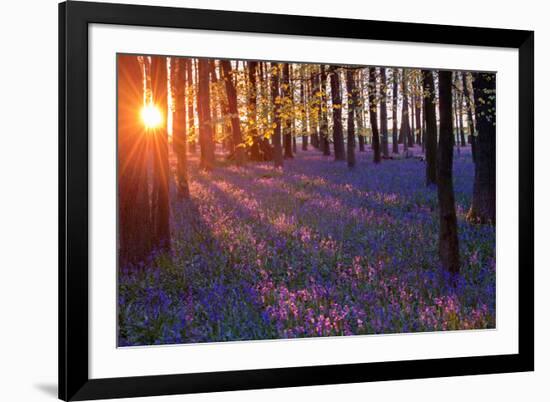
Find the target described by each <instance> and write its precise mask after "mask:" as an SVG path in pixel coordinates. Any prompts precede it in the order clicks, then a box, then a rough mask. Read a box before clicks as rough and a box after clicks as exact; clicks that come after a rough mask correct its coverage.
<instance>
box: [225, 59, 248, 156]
mask: <svg viewBox="0 0 550 402" xmlns="http://www.w3.org/2000/svg"><path fill="white" fill-rule="evenodd" d="M220 63H221V67H222V71H223V81H224V84H225V92H226V93H227V104H228V107H229V114H230V116H231V132H232V138H233V146H234V147H235V162H236V163H237V165H239V166H240V165H242V164H243V163H244V160H245V153H244V144H243V138H242V133H241V123H240V120H239V110H238V107H237V90H236V89H235V85H234V84H233V80H232V76H233V71H232V68H231V62H230V61H229V60H220Z"/></svg>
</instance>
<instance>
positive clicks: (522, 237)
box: [59, 1, 534, 400]
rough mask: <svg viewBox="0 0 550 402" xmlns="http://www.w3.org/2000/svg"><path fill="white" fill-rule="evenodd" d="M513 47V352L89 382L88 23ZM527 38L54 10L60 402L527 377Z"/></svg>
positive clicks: (330, 21)
mask: <svg viewBox="0 0 550 402" xmlns="http://www.w3.org/2000/svg"><path fill="white" fill-rule="evenodd" d="M92 23H98V24H116V25H133V26H150V27H170V28H192V29H202V30H216V31H230V32H256V33H272V34H287V35H305V36H322V37H332V38H355V39H374V40H386V41H402V42H422V43H438V44H454V45H472V46H488V47H506V48H514V49H518V51H519V98H518V108H519V133H518V135H519V260H518V275H519V334H518V336H519V338H518V339H519V345H518V351H519V352H518V353H517V354H508V355H498V356H472V357H460V358H442V359H427V360H412V361H396V362H377V363H360V364H342V365H326V366H314V367H295V368H277V369H261V370H244V371H229V372H213V373H192V374H173V375H158V376H142V377H124V378H105V379H90V378H89V375H88V367H89V364H88V363H89V353H88V337H89V335H88V329H89V328H88V327H89V325H88V286H89V283H88V261H89V244H88V175H89V169H88V25H89V24H92ZM533 158H534V32H532V31H520V30H509V29H489V28H473V27H460V26H447V25H431V24H415V23H401V22H382V21H365V20H351V19H338V18H321V17H307V16H291V15H275V14H256V13H245V12H229V11H211V10H200V9H185V8H169V7H156V6H141V5H139V6H138V5H121V4H106V3H88V2H78V1H70V2H66V3H61V4H59V398H61V399H63V400H89V399H102V398H119V397H137V396H151V395H169V394H181V393H197V392H211V391H225V390H243V389H252V388H274V387H292V386H305V385H319V384H335V383H351V382H365V381H383V380H397V379H411V378H426V377H444V376H461V375H473V374H489V373H506V372H520V371H532V370H534V160H533Z"/></svg>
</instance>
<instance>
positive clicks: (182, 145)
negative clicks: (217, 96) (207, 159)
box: [171, 57, 189, 198]
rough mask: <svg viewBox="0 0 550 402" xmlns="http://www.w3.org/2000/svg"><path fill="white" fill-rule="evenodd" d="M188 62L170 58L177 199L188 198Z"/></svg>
mask: <svg viewBox="0 0 550 402" xmlns="http://www.w3.org/2000/svg"><path fill="white" fill-rule="evenodd" d="M187 62H188V60H187V59H182V58H179V57H176V58H172V63H171V70H172V71H171V77H172V80H171V81H172V98H173V101H174V105H173V106H174V115H173V123H172V142H173V146H174V152H175V154H176V157H177V161H178V163H177V175H176V177H177V186H178V197H180V198H189V182H188V178H187V118H186V117H187V116H186V106H187V103H186V101H187V98H186V86H187V79H186V64H187Z"/></svg>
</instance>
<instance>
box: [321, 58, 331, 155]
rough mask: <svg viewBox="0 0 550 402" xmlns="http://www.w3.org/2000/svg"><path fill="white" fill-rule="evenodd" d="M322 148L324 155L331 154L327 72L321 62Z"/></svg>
mask: <svg viewBox="0 0 550 402" xmlns="http://www.w3.org/2000/svg"><path fill="white" fill-rule="evenodd" d="M320 124H321V135H320V137H321V138H320V140H321V150H322V151H323V155H325V156H329V155H330V142H329V136H328V104H327V72H326V69H325V66H324V65H322V64H321V123H320Z"/></svg>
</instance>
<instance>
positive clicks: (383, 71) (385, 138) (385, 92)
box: [380, 67, 389, 158]
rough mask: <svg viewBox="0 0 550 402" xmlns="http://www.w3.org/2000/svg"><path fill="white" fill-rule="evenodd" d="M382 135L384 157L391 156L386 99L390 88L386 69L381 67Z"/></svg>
mask: <svg viewBox="0 0 550 402" xmlns="http://www.w3.org/2000/svg"><path fill="white" fill-rule="evenodd" d="M380 93H381V95H380V134H381V136H382V155H384V156H385V157H386V158H387V157H388V156H389V149H388V107H387V104H386V98H387V95H388V88H387V82H386V68H385V67H380Z"/></svg>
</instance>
